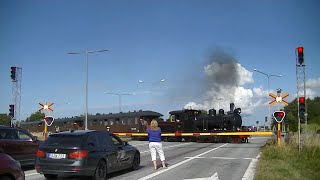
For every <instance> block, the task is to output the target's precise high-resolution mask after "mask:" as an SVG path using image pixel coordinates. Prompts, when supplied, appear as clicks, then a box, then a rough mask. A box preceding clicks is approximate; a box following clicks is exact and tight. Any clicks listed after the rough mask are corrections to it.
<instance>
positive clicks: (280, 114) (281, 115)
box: [273, 111, 286, 123]
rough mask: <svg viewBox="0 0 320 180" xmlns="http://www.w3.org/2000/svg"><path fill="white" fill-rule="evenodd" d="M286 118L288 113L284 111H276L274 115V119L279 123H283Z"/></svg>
mask: <svg viewBox="0 0 320 180" xmlns="http://www.w3.org/2000/svg"><path fill="white" fill-rule="evenodd" d="M285 116H286V113H285V112H284V111H275V112H274V113H273V117H274V119H275V120H276V121H277V122H278V123H281V122H282V120H283V118H284V117H285Z"/></svg>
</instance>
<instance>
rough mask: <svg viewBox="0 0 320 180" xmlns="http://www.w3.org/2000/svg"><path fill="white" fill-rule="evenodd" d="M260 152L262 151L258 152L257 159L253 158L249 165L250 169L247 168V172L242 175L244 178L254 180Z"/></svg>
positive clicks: (244, 179) (243, 179)
mask: <svg viewBox="0 0 320 180" xmlns="http://www.w3.org/2000/svg"><path fill="white" fill-rule="evenodd" d="M260 154H261V152H260V153H259V154H258V156H257V157H256V158H255V159H252V160H251V162H250V164H249V166H248V169H247V170H246V172H245V173H244V175H243V177H242V180H253V178H254V174H255V170H256V167H257V163H258V159H259V157H260Z"/></svg>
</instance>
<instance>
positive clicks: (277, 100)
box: [269, 93, 289, 106]
mask: <svg viewBox="0 0 320 180" xmlns="http://www.w3.org/2000/svg"><path fill="white" fill-rule="evenodd" d="M269 96H270V97H272V98H274V100H273V101H271V102H270V103H269V105H270V106H272V105H275V104H276V103H282V104H284V105H285V106H288V105H289V103H288V102H287V101H285V100H283V99H284V98H286V97H288V96H289V94H288V93H284V94H283V95H282V96H280V95H275V94H273V93H270V94H269Z"/></svg>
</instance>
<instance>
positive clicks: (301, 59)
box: [297, 47, 304, 65]
mask: <svg viewBox="0 0 320 180" xmlns="http://www.w3.org/2000/svg"><path fill="white" fill-rule="evenodd" d="M297 51H298V63H299V64H300V65H302V64H304V55H303V47H298V48H297Z"/></svg>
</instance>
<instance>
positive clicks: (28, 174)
mask: <svg viewBox="0 0 320 180" xmlns="http://www.w3.org/2000/svg"><path fill="white" fill-rule="evenodd" d="M38 174H39V173H31V174H26V175H25V176H33V175H38Z"/></svg>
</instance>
